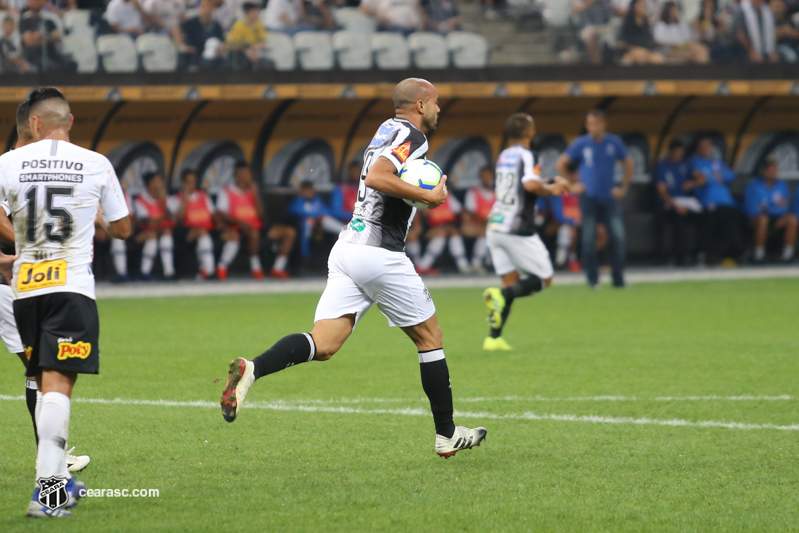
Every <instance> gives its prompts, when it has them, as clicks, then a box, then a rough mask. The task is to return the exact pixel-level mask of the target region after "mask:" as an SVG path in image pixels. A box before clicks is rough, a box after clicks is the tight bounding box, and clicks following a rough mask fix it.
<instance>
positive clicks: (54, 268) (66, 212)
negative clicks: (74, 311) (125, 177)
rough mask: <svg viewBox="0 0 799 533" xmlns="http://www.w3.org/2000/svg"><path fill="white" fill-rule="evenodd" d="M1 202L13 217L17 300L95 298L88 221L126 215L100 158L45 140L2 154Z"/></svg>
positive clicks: (118, 189)
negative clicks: (62, 295)
mask: <svg viewBox="0 0 799 533" xmlns="http://www.w3.org/2000/svg"><path fill="white" fill-rule="evenodd" d="M0 197H4V198H7V200H8V205H9V207H10V209H11V214H12V216H13V218H14V230H15V232H16V241H17V254H18V255H19V259H18V260H17V261H16V263H15V264H14V280H13V283H12V287H13V289H14V295H15V297H16V298H18V299H20V298H31V297H34V296H41V295H43V294H49V293H53V292H74V293H78V294H83V295H84V296H88V297H89V298H94V275H93V274H92V271H91V263H92V256H93V246H94V245H93V241H94V221H95V218H96V216H97V206H98V205H100V206H102V208H103V211H104V213H105V218H106V219H107V220H108V221H116V220H120V219H122V218H125V217H126V216H128V207H127V203H126V202H125V197H124V195H123V193H122V188H121V187H120V186H119V180H118V179H117V176H116V173H115V172H114V168H113V167H112V166H111V163H110V162H109V161H108V159H106V158H105V157H104V156H102V155H100V154H98V153H96V152H92V151H91V150H86V149H85V148H81V147H79V146H76V145H74V144H71V143H68V142H65V141H55V140H43V141H39V142H36V143H32V144H29V145H27V146H24V147H22V148H19V149H17V150H14V151H11V152H8V153H6V154H4V155H2V156H0Z"/></svg>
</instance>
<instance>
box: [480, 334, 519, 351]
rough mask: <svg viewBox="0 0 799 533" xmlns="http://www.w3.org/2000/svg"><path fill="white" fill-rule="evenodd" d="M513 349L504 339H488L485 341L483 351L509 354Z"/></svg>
mask: <svg viewBox="0 0 799 533" xmlns="http://www.w3.org/2000/svg"><path fill="white" fill-rule="evenodd" d="M512 349H513V348H511V346H510V344H508V343H507V342H506V341H505V339H503V338H502V337H497V338H496V339H494V338H491V337H486V340H484V341H483V350H485V351H487V352H507V351H510V350H512Z"/></svg>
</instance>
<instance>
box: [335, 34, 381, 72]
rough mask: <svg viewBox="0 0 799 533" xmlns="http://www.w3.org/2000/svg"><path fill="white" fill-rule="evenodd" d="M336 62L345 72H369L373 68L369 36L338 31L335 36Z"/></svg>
mask: <svg viewBox="0 0 799 533" xmlns="http://www.w3.org/2000/svg"><path fill="white" fill-rule="evenodd" d="M333 50H334V51H335V52H336V62H337V64H338V66H339V68H341V69H343V70H368V69H370V68H372V48H371V46H369V36H368V35H366V34H364V33H358V32H354V31H337V32H336V33H334V34H333Z"/></svg>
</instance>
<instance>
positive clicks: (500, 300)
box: [483, 287, 505, 329]
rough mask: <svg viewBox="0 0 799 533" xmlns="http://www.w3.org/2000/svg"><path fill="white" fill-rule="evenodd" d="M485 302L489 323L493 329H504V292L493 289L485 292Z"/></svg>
mask: <svg viewBox="0 0 799 533" xmlns="http://www.w3.org/2000/svg"><path fill="white" fill-rule="evenodd" d="M483 300H485V303H486V306H487V307H488V323H489V324H490V325H491V327H492V328H493V329H499V328H501V327H502V311H504V310H505V297H504V296H502V290H501V289H499V288H497V287H491V288H490V289H486V290H484V291H483Z"/></svg>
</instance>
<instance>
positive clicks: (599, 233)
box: [538, 183, 608, 273]
mask: <svg viewBox="0 0 799 533" xmlns="http://www.w3.org/2000/svg"><path fill="white" fill-rule="evenodd" d="M582 192H583V186H582V184H580V183H575V184H573V185H572V186H571V191H570V192H566V193H563V194H562V195H560V196H551V197H549V198H539V199H538V207H539V209H540V210H541V211H542V212H544V213H545V214H546V215H548V220H547V221H546V225H545V226H544V229H543V231H542V233H543V234H544V235H546V236H548V237H550V238H551V237H553V236H554V238H555V266H556V267H557V268H563V267H564V266H565V267H567V268H568V270H569V272H574V273H578V272H580V271H581V270H582V267H581V266H580V260H579V259H578V258H577V243H578V242H579V241H578V237H579V233H580V224H581V223H582V215H581V214H580V194H581V193H582ZM607 244H608V233H607V230H606V229H605V225H604V224H602V223H601V222H599V223H597V225H596V249H597V253H599V252H601V251H602V250H604V249H605V246H607Z"/></svg>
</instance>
